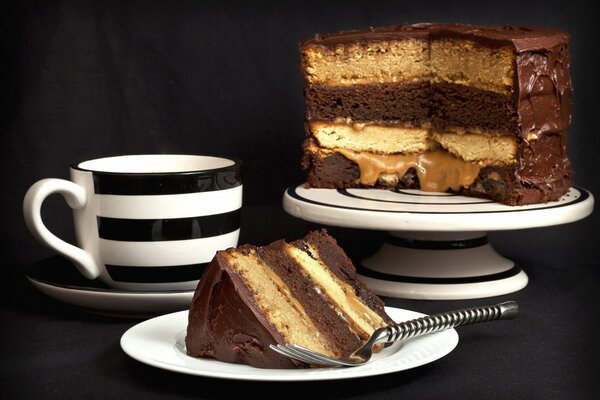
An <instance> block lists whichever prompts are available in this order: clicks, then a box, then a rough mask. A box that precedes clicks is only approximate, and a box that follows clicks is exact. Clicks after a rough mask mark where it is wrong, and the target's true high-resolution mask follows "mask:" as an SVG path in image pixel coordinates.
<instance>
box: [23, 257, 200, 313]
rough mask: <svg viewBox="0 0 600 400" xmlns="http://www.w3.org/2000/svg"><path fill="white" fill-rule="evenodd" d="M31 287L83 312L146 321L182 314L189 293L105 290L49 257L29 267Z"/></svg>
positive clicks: (101, 285) (96, 282)
mask: <svg viewBox="0 0 600 400" xmlns="http://www.w3.org/2000/svg"><path fill="white" fill-rule="evenodd" d="M26 276H27V279H28V280H29V281H30V282H31V284H32V285H33V287H35V288H36V289H38V290H39V291H40V292H42V293H43V294H45V295H47V296H49V297H51V298H53V299H55V300H58V301H61V302H63V303H66V304H70V305H72V306H75V307H79V308H82V309H83V310H85V311H88V312H92V313H96V314H102V315H109V316H117V317H131V318H146V317H150V316H156V315H161V314H164V313H169V312H173V311H179V310H186V309H188V308H189V305H190V303H191V301H192V297H193V296H194V291H193V290H185V291H166V292H135V291H127V290H120V289H112V288H109V287H106V286H105V285H104V284H103V283H101V282H99V281H97V280H95V281H90V280H87V279H85V278H83V277H82V276H80V275H79V274H78V272H77V271H75V270H74V267H73V266H72V265H71V263H70V262H69V261H67V260H66V259H63V258H61V257H58V256H56V257H51V258H48V259H45V260H42V261H40V262H39V263H37V264H35V265H33V266H32V267H30V269H29V271H28V272H27V274H26Z"/></svg>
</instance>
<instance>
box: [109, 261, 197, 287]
mask: <svg viewBox="0 0 600 400" xmlns="http://www.w3.org/2000/svg"><path fill="white" fill-rule="evenodd" d="M207 265H208V263H202V264H191V265H169V266H161V267H137V266H136V267H131V266H122V265H106V270H107V271H108V273H109V274H110V277H111V278H112V280H113V281H115V282H137V283H172V282H187V281H197V280H198V279H200V276H201V275H202V273H203V272H204V269H205V268H206V266H207Z"/></svg>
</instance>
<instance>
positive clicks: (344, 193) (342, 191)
mask: <svg viewBox="0 0 600 400" xmlns="http://www.w3.org/2000/svg"><path fill="white" fill-rule="evenodd" d="M337 191H338V193H339V194H341V195H342V196H346V197H352V198H355V199H361V200H369V201H377V202H381V203H396V204H423V202H421V201H406V200H388V199H378V198H373V197H367V196H359V195H357V194H354V193H350V192H349V191H348V189H337ZM390 192H392V193H398V194H400V195H402V196H417V197H421V198H422V197H428V198H439V199H444V200H446V201H440V202H427V203H426V204H427V205H428V206H430V205H443V206H447V205H472V204H487V203H493V201H492V200H474V201H460V202H459V201H456V199H457V198H458V197H459V196H458V195H456V194H453V193H449V194H417V193H407V192H403V191H401V190H395V189H392V190H390ZM448 199H454V200H455V201H448Z"/></svg>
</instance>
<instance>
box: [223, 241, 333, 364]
mask: <svg viewBox="0 0 600 400" xmlns="http://www.w3.org/2000/svg"><path fill="white" fill-rule="evenodd" d="M226 257H227V259H228V261H229V263H230V264H231V266H232V268H233V269H234V270H235V271H236V272H237V273H238V274H239V275H240V276H241V278H242V279H243V280H244V281H245V282H246V284H247V286H248V287H251V288H254V289H255V291H254V299H255V301H256V304H257V305H258V307H259V308H260V309H261V311H262V312H263V314H264V315H266V316H267V318H268V320H269V322H270V323H271V324H273V325H274V326H275V327H276V328H277V330H278V331H279V332H280V333H281V334H282V335H283V336H284V337H285V340H286V341H287V342H288V343H295V344H299V345H301V346H304V347H306V348H309V349H312V350H315V351H318V352H321V353H323V354H328V355H330V356H334V357H335V356H337V354H335V352H334V351H333V350H332V349H333V348H335V347H334V346H332V345H330V344H329V343H328V342H327V340H326V338H325V335H321V334H319V330H318V329H317V327H316V326H315V325H314V323H313V322H312V320H311V319H310V317H309V316H308V315H307V313H306V311H305V310H304V308H303V307H302V305H301V304H300V303H299V302H298V301H297V300H296V299H295V298H294V297H293V296H292V295H291V292H290V289H289V288H288V286H287V285H286V284H285V283H284V282H283V281H282V280H281V278H280V277H279V276H278V275H277V274H275V273H274V272H273V271H272V270H271V268H269V266H268V265H267V264H266V263H265V262H264V261H263V260H262V259H261V258H260V257H259V256H258V255H257V254H256V252H255V251H254V250H252V251H251V252H249V253H248V254H242V253H240V252H227V253H226ZM265 276H266V277H268V279H265Z"/></svg>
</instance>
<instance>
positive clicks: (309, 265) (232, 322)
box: [185, 230, 392, 368]
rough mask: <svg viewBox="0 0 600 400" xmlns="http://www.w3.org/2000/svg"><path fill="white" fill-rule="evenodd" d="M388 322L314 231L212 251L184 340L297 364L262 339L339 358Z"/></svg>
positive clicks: (203, 352)
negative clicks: (292, 238)
mask: <svg viewBox="0 0 600 400" xmlns="http://www.w3.org/2000/svg"><path fill="white" fill-rule="evenodd" d="M391 322H392V320H391V319H390V317H389V316H388V315H387V314H386V313H385V311H384V303H383V302H382V301H381V299H380V298H379V297H377V296H376V295H375V294H374V293H373V292H371V291H370V290H369V289H368V288H367V287H366V286H365V284H364V283H363V282H362V281H360V280H357V278H356V271H355V268H354V266H353V264H352V262H351V261H350V259H349V258H348V257H347V256H346V254H345V253H344V251H343V250H342V249H341V248H340V247H339V246H338V245H337V243H336V241H335V239H333V238H332V237H331V236H329V235H328V234H327V232H326V231H324V230H321V231H314V232H311V233H309V234H308V235H307V236H306V237H304V238H303V239H300V240H297V241H294V242H292V243H287V242H285V241H283V240H280V241H277V242H274V243H272V244H270V245H268V246H264V247H256V246H251V245H242V246H240V247H239V248H237V249H233V248H230V249H227V250H224V251H219V252H218V253H217V254H216V256H215V258H214V259H213V261H212V262H211V263H210V265H209V266H208V267H207V269H206V270H205V272H204V274H203V275H202V278H201V279H200V282H199V284H198V287H197V289H196V293H195V294H194V298H193V300H192V304H191V306H190V311H189V323H188V327H187V336H186V339H185V343H186V348H187V353H188V354H189V355H190V356H193V357H209V358H215V359H217V360H220V361H226V362H231V363H240V364H249V365H252V366H255V367H261V368H302V367H306V366H307V365H305V364H303V363H300V362H298V361H294V360H291V359H289V358H287V357H285V356H282V355H280V354H278V353H276V352H274V351H273V350H271V349H270V348H269V345H270V344H277V343H293V344H299V345H301V346H304V347H307V348H309V349H313V350H316V351H318V352H321V353H324V354H328V355H330V356H334V357H339V356H342V355H348V354H350V353H351V352H352V351H354V350H356V349H357V348H358V347H359V346H360V345H361V344H362V343H364V341H366V340H367V339H368V337H369V336H370V335H371V334H372V333H373V331H374V330H375V329H377V328H379V327H381V326H385V325H387V324H389V323H391Z"/></svg>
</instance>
